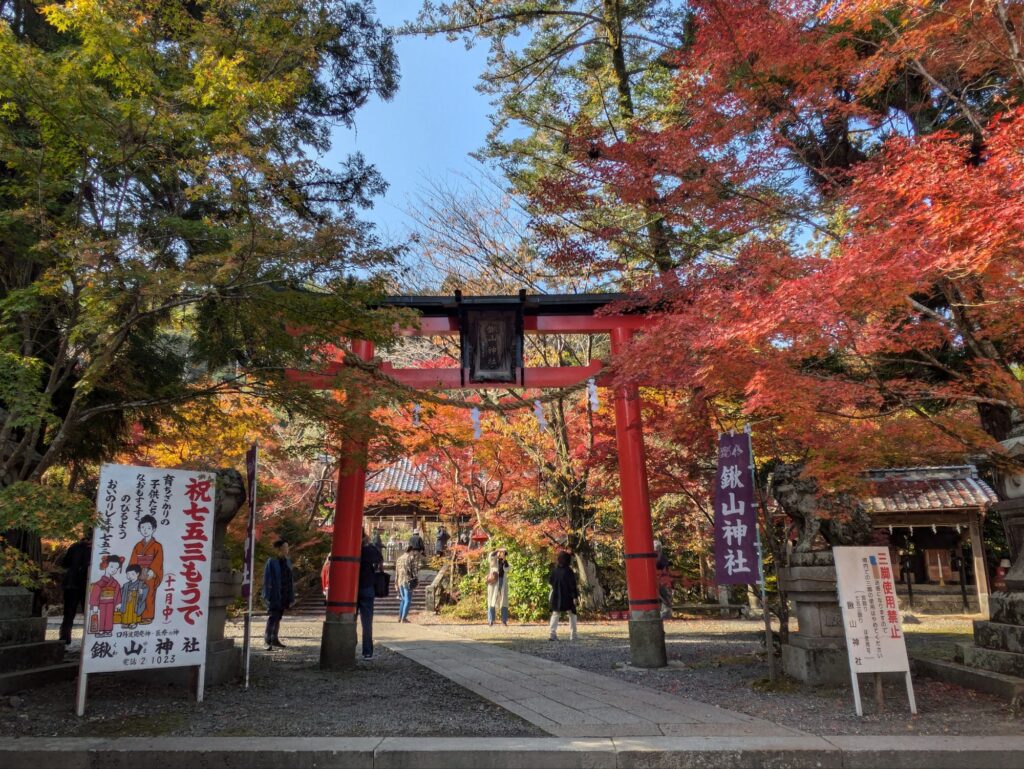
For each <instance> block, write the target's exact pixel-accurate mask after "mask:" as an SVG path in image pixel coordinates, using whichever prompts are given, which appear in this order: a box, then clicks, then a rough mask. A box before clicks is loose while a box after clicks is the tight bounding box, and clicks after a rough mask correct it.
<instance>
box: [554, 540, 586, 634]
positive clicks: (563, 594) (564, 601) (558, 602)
mask: <svg viewBox="0 0 1024 769" xmlns="http://www.w3.org/2000/svg"><path fill="white" fill-rule="evenodd" d="M548 584H549V585H551V635H549V636H548V638H550V639H551V640H552V641H557V640H558V635H557V633H558V619H559V617H560V615H561V614H562V612H563V611H564V612H568V613H569V640H570V641H575V640H576V639H577V637H578V636H577V635H576V601H577V600H578V599H579V591H578V590H577V588H576V575H575V574H573V571H572V569H571V568H570V567H569V554H568V553H566V552H561V553H559V554H558V560H557V561H556V562H555V566H554V568H552V569H551V572H550V573H549V574H548Z"/></svg>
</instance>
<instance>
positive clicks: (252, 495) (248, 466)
mask: <svg viewBox="0 0 1024 769" xmlns="http://www.w3.org/2000/svg"><path fill="white" fill-rule="evenodd" d="M257 450H258V447H257V444H255V443H254V444H252V448H251V449H249V450H248V451H247V452H245V480H246V487H247V488H246V490H247V491H248V493H247V494H246V497H247V501H248V503H249V522H248V523H247V524H246V527H245V565H244V566H243V567H242V598H245V599H248V598H249V595H250V593H251V592H252V559H253V554H254V552H253V551H254V550H255V545H256V542H255V539H256V453H257Z"/></svg>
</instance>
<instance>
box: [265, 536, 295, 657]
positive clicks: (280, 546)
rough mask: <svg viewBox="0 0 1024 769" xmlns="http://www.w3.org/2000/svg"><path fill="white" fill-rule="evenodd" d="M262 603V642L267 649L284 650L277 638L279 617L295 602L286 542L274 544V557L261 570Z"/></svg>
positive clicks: (280, 541) (280, 540)
mask: <svg viewBox="0 0 1024 769" xmlns="http://www.w3.org/2000/svg"><path fill="white" fill-rule="evenodd" d="M263 601H264V602H265V603H266V604H267V629H266V631H264V633H263V640H264V641H265V642H266V644H267V649H268V650H269V649H273V648H274V647H277V648H279V649H283V648H285V646H284V644H283V643H281V639H280V638H278V637H277V636H278V632H279V631H280V629H281V617H283V616H284V610H285V609H287V608H289V607H290V606H291V605H292V603H294V601H295V582H294V581H293V579H292V563H291V561H289V560H288V542H287V540H284V539H279V540H277V542H275V543H274V556H273V557H272V558H269V559H268V560H267V565H266V567H265V568H264V569H263Z"/></svg>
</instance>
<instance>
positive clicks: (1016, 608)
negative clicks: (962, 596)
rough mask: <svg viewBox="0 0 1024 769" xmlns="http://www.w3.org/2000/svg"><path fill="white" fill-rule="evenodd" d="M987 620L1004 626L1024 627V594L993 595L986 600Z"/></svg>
mask: <svg viewBox="0 0 1024 769" xmlns="http://www.w3.org/2000/svg"><path fill="white" fill-rule="evenodd" d="M988 608H989V614H990V616H989V619H991V620H992V621H993V622H998V623H1001V624H1004V625H1024V594H1021V593H993V594H992V595H990V596H989V599H988Z"/></svg>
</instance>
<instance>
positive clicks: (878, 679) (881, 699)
mask: <svg viewBox="0 0 1024 769" xmlns="http://www.w3.org/2000/svg"><path fill="white" fill-rule="evenodd" d="M875 710H876V712H878V713H881V712H882V711H883V710H885V690H884V689H883V688H882V674H881V673H875Z"/></svg>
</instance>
